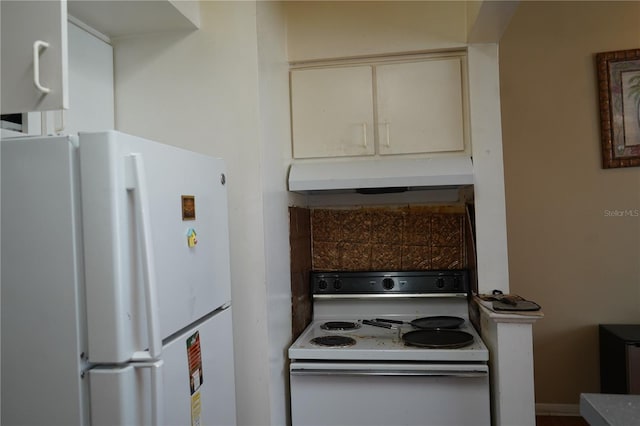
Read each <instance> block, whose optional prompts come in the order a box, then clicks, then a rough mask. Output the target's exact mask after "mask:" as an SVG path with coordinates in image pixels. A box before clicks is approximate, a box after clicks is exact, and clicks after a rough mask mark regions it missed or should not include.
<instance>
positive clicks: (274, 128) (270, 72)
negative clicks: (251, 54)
mask: <svg viewBox="0 0 640 426" xmlns="http://www.w3.org/2000/svg"><path fill="white" fill-rule="evenodd" d="M257 28H258V72H259V79H258V82H259V97H260V99H259V102H260V104H259V105H260V148H261V166H262V169H261V177H262V192H263V209H264V223H265V229H264V241H265V247H264V251H265V260H266V288H267V321H268V328H269V367H270V382H269V383H270V386H271V390H270V398H271V410H272V411H271V422H270V424H272V425H285V424H286V423H287V417H288V413H289V409H288V405H289V392H288V386H287V384H288V376H289V370H288V362H287V359H288V358H287V352H286V350H287V348H288V347H289V345H290V343H291V269H290V256H289V211H288V206H289V203H290V201H291V202H292V201H293V200H290V195H289V192H288V191H287V171H288V169H289V163H290V162H291V121H290V117H291V115H290V113H289V64H288V62H287V46H286V25H285V22H284V17H283V14H282V5H281V3H279V2H273V1H268V2H258V4H257Z"/></svg>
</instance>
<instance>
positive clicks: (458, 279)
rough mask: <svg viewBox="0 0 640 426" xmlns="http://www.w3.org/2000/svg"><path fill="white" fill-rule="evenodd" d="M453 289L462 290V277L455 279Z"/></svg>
mask: <svg viewBox="0 0 640 426" xmlns="http://www.w3.org/2000/svg"><path fill="white" fill-rule="evenodd" d="M453 289H454V290H460V277H453Z"/></svg>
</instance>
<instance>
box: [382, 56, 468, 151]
mask: <svg viewBox="0 0 640 426" xmlns="http://www.w3.org/2000/svg"><path fill="white" fill-rule="evenodd" d="M461 75H462V73H461V62H460V58H446V59H433V60H428V61H423V62H411V63H397V64H387V65H379V66H378V67H377V68H376V84H377V98H376V100H377V107H378V135H379V136H378V141H379V152H380V154H411V153H424V152H440V151H461V150H464V118H463V117H464V115H463V98H462V79H461Z"/></svg>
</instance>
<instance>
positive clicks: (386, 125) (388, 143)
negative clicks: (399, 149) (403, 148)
mask: <svg viewBox="0 0 640 426" xmlns="http://www.w3.org/2000/svg"><path fill="white" fill-rule="evenodd" d="M384 128H385V132H386V133H387V141H386V144H385V145H386V146H387V148H389V147H390V146H391V134H390V133H389V122H388V121H385V122H384Z"/></svg>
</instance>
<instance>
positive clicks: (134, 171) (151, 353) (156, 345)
mask: <svg viewBox="0 0 640 426" xmlns="http://www.w3.org/2000/svg"><path fill="white" fill-rule="evenodd" d="M125 164H126V165H125V170H126V186H127V190H128V191H131V192H132V193H133V202H134V204H135V205H134V209H135V216H136V223H137V228H138V233H139V237H140V253H141V262H142V276H143V280H144V294H145V308H146V315H147V335H148V336H149V337H148V338H149V350H148V351H138V352H135V353H134V354H133V358H132V359H133V360H134V361H139V360H141V361H144V360H155V359H159V358H160V355H161V354H162V339H161V338H160V320H159V316H158V293H157V290H156V275H155V264H154V258H153V249H152V247H153V241H152V239H151V220H150V216H149V203H148V199H149V198H148V196H147V184H146V179H145V173H144V161H143V159H142V155H140V154H138V153H133V154H129V155H127V157H126V163H125Z"/></svg>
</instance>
